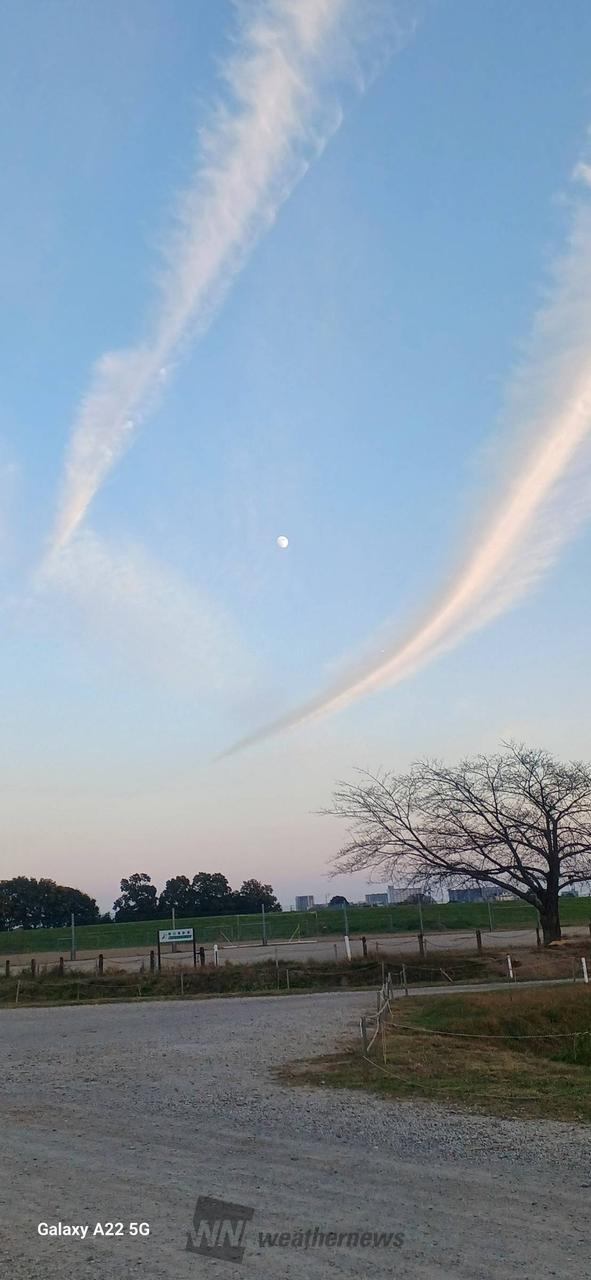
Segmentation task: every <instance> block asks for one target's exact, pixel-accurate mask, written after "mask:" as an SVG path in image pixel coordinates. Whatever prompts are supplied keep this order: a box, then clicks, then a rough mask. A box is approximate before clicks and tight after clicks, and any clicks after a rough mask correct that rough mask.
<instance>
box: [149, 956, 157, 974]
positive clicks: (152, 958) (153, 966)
mask: <svg viewBox="0 0 591 1280" xmlns="http://www.w3.org/2000/svg"><path fill="white" fill-rule="evenodd" d="M155 969H156V956H155V955H154V952H153V951H151V952H150V973H154V971H155Z"/></svg>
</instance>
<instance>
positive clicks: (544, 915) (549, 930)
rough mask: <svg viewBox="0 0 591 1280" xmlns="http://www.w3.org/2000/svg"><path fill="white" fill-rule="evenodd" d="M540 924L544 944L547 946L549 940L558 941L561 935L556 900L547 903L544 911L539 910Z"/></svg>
mask: <svg viewBox="0 0 591 1280" xmlns="http://www.w3.org/2000/svg"><path fill="white" fill-rule="evenodd" d="M540 924H541V926H542V933H543V936H544V946H545V947H547V946H548V944H549V943H550V942H559V941H560V939H561V937H562V930H561V928H560V912H559V910H558V902H555V903H553V904H552V905H551V906H550V905H548V906H547V907H546V908H545V910H544V911H540Z"/></svg>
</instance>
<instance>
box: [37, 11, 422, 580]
mask: <svg viewBox="0 0 591 1280" xmlns="http://www.w3.org/2000/svg"><path fill="white" fill-rule="evenodd" d="M368 4H369V9H368ZM373 5H375V0H364V3H363V4H359V3H358V0H258V2H257V3H255V4H250V5H249V6H248V7H247V8H246V10H245V12H246V14H247V15H248V18H247V23H246V25H245V27H244V29H243V31H242V33H241V38H240V42H239V51H238V52H237V54H236V56H235V57H234V58H233V59H232V61H230V62H229V63H228V64H227V65H226V66H225V68H224V72H223V77H224V80H225V82H226V84H227V87H228V89H229V94H230V98H231V105H229V106H228V105H226V106H223V107H220V108H219V110H218V113H217V115H216V117H215V119H214V122H213V124H212V126H211V128H210V130H209V133H208V134H207V135H206V136H205V138H204V140H202V149H201V151H202V154H201V161H200V163H199V165H198V168H197V172H196V175H195V180H194V183H193V185H192V186H191V187H190V188H189V190H188V191H186V192H185V193H184V196H183V197H182V199H181V201H180V208H179V217H178V224H177V227H176V230H175V233H174V235H173V236H172V237H171V239H170V243H169V245H168V247H167V251H166V261H167V265H166V269H165V272H164V277H163V281H162V299H161V304H160V307H159V309H158V311H157V315H156V318H155V321H154V323H153V326H152V328H153V336H152V338H151V340H150V341H149V342H147V343H146V344H145V345H138V346H137V347H135V348H132V349H129V350H124V351H116V352H108V353H106V354H105V355H103V356H102V357H101V359H100V360H99V361H98V362H97V365H96V367H95V370H94V376H93V380H92V383H91V386H90V390H89V391H88V394H87V395H86V397H85V399H84V400H83V402H82V404H81V406H80V409H79V413H78V416H77V419H76V422H75V424H74V428H73V432H72V437H71V441H70V445H69V449H68V453H67V457H66V464H65V475H64V481H63V485H62V493H61V499H60V502H59V506H58V512H57V517H56V521H55V527H54V531H53V535H52V538H51V540H50V545H49V552H48V555H49V557H51V556H52V555H53V554H54V553H56V552H58V551H59V550H60V549H61V548H63V547H64V546H65V545H66V544H67V543H68V542H69V541H70V539H71V537H72V535H73V534H74V532H75V530H76V528H77V527H78V525H79V524H80V522H81V521H82V520H83V518H84V515H85V513H86V511H87V509H88V506H89V504H90V503H91V501H92V499H93V497H94V495H95V493H96V492H97V489H98V488H99V486H100V485H101V483H102V481H103V480H104V479H105V477H106V475H107V474H108V472H109V471H110V470H111V468H112V467H113V465H114V464H115V462H116V461H117V459H118V458H119V457H120V456H121V454H122V453H123V452H124V451H125V449H126V448H127V447H128V445H129V443H130V441H131V439H132V438H133V435H134V432H135V431H136V429H137V427H138V425H139V423H140V422H141V420H142V419H143V417H145V415H146V412H147V411H148V410H149V409H150V407H151V406H152V405H153V402H154V399H155V398H156V397H157V395H158V391H159V388H161V386H162V383H163V381H164V380H165V379H166V376H167V374H168V371H169V366H170V363H171V361H172V360H174V359H175V358H176V357H177V356H178V354H179V352H180V350H181V349H182V347H183V344H184V343H185V342H186V340H187V339H188V338H190V337H191V336H193V335H194V333H195V332H199V331H200V330H201V331H202V330H203V329H204V328H205V327H206V325H207V323H208V322H209V320H210V319H211V315H212V312H213V310H214V309H215V307H216V306H217V305H219V303H220V301H221V299H222V297H223V295H224V293H225V291H226V290H227V288H228V287H229V285H230V283H231V281H232V279H233V277H234V275H235V273H236V272H237V271H238V270H239V269H240V267H241V265H242V263H243V262H244V260H245V257H246V255H247V253H248V251H249V250H250V249H251V248H252V247H253V245H254V243H255V241H256V239H257V237H258V236H259V235H260V234H261V233H262V231H263V230H264V229H265V228H266V227H267V226H268V225H269V224H270V223H271V222H272V221H273V219H274V217H275V215H276V213H277V211H278V209H279V207H280V205H281V203H282V202H283V201H284V200H285V199H286V197H287V196H288V194H289V192H290V191H291V189H292V188H293V186H294V185H295V183H296V182H297V180H298V179H299V178H300V177H301V176H302V174H303V173H304V172H305V169H306V167H307V165H308V164H309V161H310V158H311V156H312V155H314V154H315V153H317V152H318V151H319V149H320V148H321V147H322V145H323V143H324V142H325V141H326V139H327V137H328V136H329V135H330V133H331V132H333V131H334V129H335V128H336V127H337V126H338V124H339V123H340V113H339V109H338V107H337V106H336V104H334V103H332V106H331V103H330V102H327V98H328V99H330V97H331V95H330V93H328V94H327V93H326V92H325V91H326V90H327V88H328V86H329V84H330V80H331V76H332V78H333V79H334V78H335V74H336V75H338V74H339V73H340V72H341V71H342V70H343V69H344V67H343V61H344V57H345V54H344V47H343V38H344V34H345V30H346V29H347V28H348V27H349V26H350V25H351V23H355V24H356V25H358V24H359V23H363V20H364V16H365V18H367V17H368V13H369V14H371V9H372V6H373ZM378 7H379V6H378ZM396 34H398V33H396ZM351 69H352V68H351V66H349V67H348V70H349V71H351Z"/></svg>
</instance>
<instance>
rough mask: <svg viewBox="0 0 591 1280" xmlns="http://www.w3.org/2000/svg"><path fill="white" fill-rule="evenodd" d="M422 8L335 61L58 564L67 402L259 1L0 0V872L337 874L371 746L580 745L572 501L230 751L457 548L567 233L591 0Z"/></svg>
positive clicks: (125, 300) (71, 411)
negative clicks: (0, 793)
mask: <svg viewBox="0 0 591 1280" xmlns="http://www.w3.org/2000/svg"><path fill="white" fill-rule="evenodd" d="M258 7H259V6H258V4H257V2H256V0H253V3H252V5H250V6H249V5H246V13H247V17H248V16H249V15H250V16H252V14H255V13H256V11H257V9H258ZM409 12H410V11H409V9H408V7H406V8H405V14H406V18H405V22H406V38H405V40H404V41H401V42H400V43H401V46H402V47H399V48H393V51H392V56H391V57H390V58H389V60H388V61H387V63H386V65H385V66H383V67H382V68H381V69H380V72H379V74H377V75H376V77H375V78H374V79H371V77H369V76H368V77H367V83H366V85H365V87H364V90H363V91H362V92H361V91H359V89H358V88H357V89H355V88H354V87H353V86H352V84H350V83H348V82H347V77H346V76H344V75H343V74H342V73H339V75H338V77H337V80H338V83H337V84H336V86H335V85H333V84H332V83H331V84H329V85H328V87H326V86H325V85H324V84H323V85H322V89H321V93H322V94H324V93H325V91H326V97H327V101H328V103H329V108H330V112H331V113H332V112H334V109H335V104H336V102H337V101H338V102H340V103H341V105H342V110H343V118H342V122H341V124H340V127H339V128H338V129H337V130H336V131H333V129H332V127H330V128H327V137H326V146H325V147H324V149H323V150H322V152H321V154H319V155H318V156H309V157H307V158H309V159H310V161H311V163H310V164H309V167H308V170H307V172H306V173H305V174H304V175H303V176H302V177H301V180H299V181H297V182H294V183H293V184H291V185H292V188H293V189H292V190H291V192H290V194H289V197H288V198H287V199H286V200H285V202H284V203H283V204H282V205H281V208H280V209H279V211H278V213H277V217H276V219H275V220H274V221H273V222H272V224H271V225H269V226H268V227H266V228H265V229H264V230H261V231H260V233H259V234H258V235H257V238H256V243H255V244H254V245H253V247H252V250H251V251H250V252H249V254H248V255H247V257H246V259H245V261H244V262H243V263H241V266H240V270H235V271H234V272H233V273H232V277H231V279H229V280H228V281H227V282H226V284H227V287H226V288H225V290H224V296H223V297H222V298H220V300H219V302H218V303H217V305H216V308H215V310H214V312H213V313H212V315H211V322H210V323H209V324H208V325H207V326H204V329H203V332H202V333H200V334H199V335H194V336H193V337H192V338H191V340H187V341H186V343H184V344H183V347H182V350H181V351H179V352H178V353H175V354H174V357H173V359H171V362H170V369H169V370H168V369H167V376H166V381H165V385H164V388H163V389H162V390H161V392H160V393H159V395H158V397H157V399H156V401H155V402H154V404H153V405H151V406H150V408H149V412H147V413H146V414H145V420H144V421H143V422H142V424H141V428H140V429H139V430H138V431H137V434H136V435H135V438H134V440H133V442H132V445H131V447H130V448H129V449H128V450H127V451H126V452H125V453H124V454H123V456H122V457H121V458H120V459H119V460H118V462H117V465H116V466H114V467H113V468H112V469H111V470H110V471H109V473H108V474H107V475H106V477H105V479H104V481H103V483H102V484H101V485H100V486H99V487H98V489H97V492H96V494H95V496H94V498H93V501H92V503H91V505H90V507H89V509H88V510H87V511H86V512H85V515H84V519H83V520H82V521H81V522H80V524H79V526H77V528H76V530H75V531H74V534H73V537H72V539H71V542H70V543H69V546H68V549H67V551H66V552H65V553H64V557H62V559H61V561H60V567H59V572H58V573H57V574H54V575H49V576H47V575H44V573H43V571H42V568H41V567H40V566H42V562H43V557H44V554H45V549H46V547H47V545H48V540H49V539H50V537H51V531H52V527H53V526H54V521H55V512H56V508H57V507H58V505H59V501H60V498H59V495H60V492H61V487H62V486H63V473H64V459H66V460H67V457H68V449H69V447H70V446H69V441H70V439H71V434H72V428H73V424H74V423H75V420H76V415H77V412H78V406H79V404H80V401H81V398H82V397H83V396H84V395H85V394H86V393H87V391H88V387H89V384H90V380H91V371H92V368H93V366H94V364H95V362H96V361H97V359H98V358H99V357H100V356H101V354H102V353H103V352H105V351H111V350H114V349H119V348H128V347H132V346H133V345H134V344H136V343H137V342H138V341H142V340H143V338H144V336H145V334H146V332H147V330H148V329H149V325H150V317H151V316H152V315H153V314H154V312H155V311H156V310H157V309H158V305H159V304H158V298H159V284H158V281H159V277H160V276H161V275H162V270H163V267H162V260H163V258H162V255H163V246H166V245H168V244H169V241H170V228H171V226H172V225H173V219H174V211H175V207H176V201H177V193H178V192H179V191H182V190H183V189H185V188H186V187H187V186H189V185H190V184H191V182H192V181H193V175H194V173H195V170H196V166H197V167H198V165H199V159H198V139H199V137H200V136H201V131H202V130H203V128H204V127H205V126H207V125H209V127H210V128H211V121H212V110H213V108H214V106H215V103H216V101H218V100H219V97H220V93H221V92H222V89H221V88H220V67H221V66H223V65H224V62H225V60H226V59H227V57H228V54H229V51H230V50H232V51H233V53H234V55H235V56H238V57H239V56H240V48H241V45H240V41H241V39H242V38H243V33H242V32H241V30H240V28H239V26H238V22H237V16H236V12H235V9H234V7H233V5H231V4H230V3H228V4H226V3H224V2H223V0H219V2H218V0H216V3H213V0H200V2H199V3H194V2H193V0H187V2H185V0H174V2H173V3H170V2H169V0H137V2H131V0H116V2H115V0H104V2H103V3H102V4H101V5H96V4H94V3H92V2H91V0H77V3H75V4H74V3H70V2H69V0H58V3H56V4H52V5H45V4H42V3H34V4H32V5H30V6H23V5H21V4H19V3H16V2H12V0H8V2H7V3H5V4H4V5H3V6H2V10H1V12H0V64H1V65H0V85H1V89H0V94H1V96H2V111H1V112H0V119H1V120H2V124H1V126H0V127H1V150H2V165H1V175H2V177H1V182H2V186H3V191H2V208H3V218H2V230H1V231H0V270H1V273H2V281H3V293H4V298H5V305H4V307H3V310H2V320H1V324H2V342H1V351H2V357H1V358H2V364H3V369H2V386H3V396H2V401H1V404H0V570H1V575H2V618H3V626H2V631H1V634H0V648H1V658H2V664H1V665H2V672H3V680H2V685H3V688H2V714H1V716H0V724H1V733H2V747H3V758H4V789H5V819H4V824H3V837H2V842H1V845H0V874H4V875H12V874H16V873H19V872H20V873H25V874H33V875H40V874H44V875H53V876H55V878H57V879H61V880H65V881H67V882H74V883H76V884H79V885H80V887H83V888H86V889H87V890H89V891H91V892H92V893H94V894H95V895H96V896H97V897H99V898H100V900H101V902H102V903H104V904H105V905H109V904H110V902H111V901H112V899H113V897H114V896H115V893H116V890H117V881H118V878H119V876H120V875H125V874H128V873H129V872H131V871H133V870H136V869H138V870H147V871H148V872H150V873H151V874H152V875H153V877H154V879H155V880H156V881H157V882H158V883H159V884H161V883H162V882H163V881H164V879H166V877H167V876H168V875H169V874H173V873H175V872H179V871H183V872H186V873H193V872H195V871H197V870H200V869H207V870H218V869H220V870H223V871H224V872H225V873H226V874H227V875H228V877H229V879H230V880H231V881H232V882H233V883H238V882H240V880H241V879H242V878H244V877H245V876H247V875H256V876H258V877H260V878H261V879H264V880H270V881H271V882H272V883H273V884H274V885H275V887H276V888H277V890H278V891H279V894H280V897H281V898H282V900H283V901H284V902H286V903H287V902H289V901H290V900H292V899H293V896H294V895H295V893H296V892H315V893H316V895H317V897H318V898H322V897H323V896H324V894H325V893H326V892H327V891H328V892H332V891H333V888H334V886H333V884H332V883H329V882H328V881H327V880H326V879H325V871H326V867H327V862H328V859H329V857H330V854H331V852H332V851H334V850H335V849H336V848H337V847H338V844H339V840H340V838H341V837H342V835H343V834H344V833H343V832H342V831H340V830H339V829H338V827H335V826H334V825H333V824H332V822H331V821H329V820H328V819H321V818H318V817H317V816H315V814H316V811H317V810H318V809H319V808H320V807H322V806H324V805H325V804H326V803H327V802H328V798H329V795H330V790H331V786H332V783H333V781H334V780H335V779H336V778H337V777H342V776H348V775H349V774H350V771H351V770H352V769H353V768H354V767H355V766H357V765H359V766H362V767H370V768H373V767H378V766H384V765H386V766H391V767H394V768H397V767H405V766H406V765H407V764H408V763H409V762H410V760H411V759H412V758H413V757H415V756H416V755H418V754H430V755H431V754H439V755H444V756H448V757H450V758H453V757H454V756H456V755H458V754H459V753H464V752H471V751H476V750H479V749H485V750H487V749H490V748H493V747H494V746H495V745H496V744H498V742H499V740H500V739H501V738H502V737H507V736H515V737H519V738H525V739H526V740H528V741H531V742H535V743H537V744H540V745H543V746H546V747H548V748H549V749H551V750H555V751H556V752H557V753H558V754H564V755H568V756H572V755H581V756H584V757H587V756H589V755H590V754H591V752H590V750H589V742H588V737H589V734H588V730H587V727H586V726H587V724H588V723H589V719H590V712H591V706H590V702H591V698H590V695H589V691H588V687H587V685H586V682H585V671H586V661H585V659H586V654H587V651H588V644H589V629H590V622H591V619H590V612H589V596H588V590H587V581H588V569H587V564H588V556H589V532H588V529H587V528H586V527H585V526H584V524H582V525H581V527H580V528H579V529H578V531H577V533H578V536H577V538H576V539H575V540H571V541H567V542H566V543H565V545H564V546H563V547H561V549H560V555H559V556H558V557H555V562H554V563H553V564H552V566H551V567H550V569H549V571H548V573H547V574H545V575H543V576H542V577H541V578H540V580H539V581H538V582H537V584H536V589H535V591H531V592H527V593H524V594H523V596H521V597H520V598H519V599H518V600H517V601H516V602H515V604H514V606H513V607H512V609H511V610H510V611H507V612H505V613H502V614H501V615H500V616H498V617H496V618H494V619H493V620H492V621H491V622H490V624H489V626H488V627H486V628H483V629H480V630H477V631H475V632H474V633H473V634H470V635H468V636H467V637H466V638H464V639H463V641H462V643H459V644H458V645H457V646H456V647H454V648H452V649H450V651H449V652H446V653H443V654H441V655H438V656H436V657H435V659H434V660H433V661H432V662H431V663H430V664H426V665H424V666H423V667H422V668H421V669H420V670H418V671H416V672H415V673H413V674H412V676H411V677H410V678H409V679H408V680H407V681H406V682H403V683H399V684H397V685H395V686H394V687H383V688H380V689H379V690H378V691H376V692H375V693H373V694H371V695H370V696H368V697H364V698H359V699H358V700H356V701H354V702H352V703H351V705H350V706H348V707H346V708H345V709H343V710H342V711H340V712H338V713H336V714H335V715H333V716H329V717H326V718H325V719H321V720H318V721H315V722H313V723H311V724H307V725H305V726H303V727H301V728H300V729H297V730H295V731H294V732H293V733H290V734H286V735H284V736H280V737H278V738H275V739H274V740H271V741H269V742H268V743H263V744H262V745H260V746H258V747H256V748H253V749H252V751H249V752H244V753H241V754H238V755H236V756H233V757H231V758H230V759H228V760H225V761H222V762H221V763H219V764H214V763H212V762H213V760H214V757H215V756H216V755H217V754H218V753H219V752H220V751H222V750H223V749H224V748H225V747H226V746H228V745H229V744H230V743H231V742H233V741H234V740H235V739H237V738H240V737H241V736H243V735H245V734H248V733H249V732H251V731H252V730H253V729H256V728H257V727H258V726H259V725H260V724H262V723H264V722H266V721H268V720H273V719H274V718H275V717H277V716H278V715H280V714H281V713H283V712H284V711H286V710H288V709H290V708H291V707H293V706H297V704H298V703H300V702H301V701H303V700H305V699H306V698H307V697H309V696H310V695H311V694H314V693H316V692H317V691H318V690H319V689H322V688H323V687H324V686H325V685H327V684H330V682H331V681H332V680H333V679H334V678H336V677H338V676H339V674H340V673H341V672H342V671H343V670H344V669H346V668H347V664H348V663H349V662H350V661H351V660H353V661H354V660H355V659H356V658H358V656H359V654H360V653H361V652H363V651H364V650H365V649H366V647H367V645H368V642H371V639H372V637H375V636H376V634H378V635H381V634H382V632H381V631H380V629H381V628H382V627H383V626H384V624H387V625H386V631H385V632H384V634H389V628H390V627H391V628H392V629H393V631H394V633H396V632H397V631H399V630H401V631H404V630H405V629H406V628H407V626H408V625H409V624H410V623H412V621H413V619H414V618H415V617H416V616H417V615H420V614H421V613H422V611H423V610H424V609H425V607H426V606H427V605H428V602H429V600H430V599H431V598H432V596H433V594H434V593H437V591H438V590H439V587H440V584H441V583H442V582H444V581H445V580H446V577H447V575H448V573H449V572H450V569H453V566H454V564H455V563H456V561H457V558H458V555H459V554H460V553H461V550H462V547H463V545H464V544H465V542H466V538H469V537H470V536H471V535H470V534H469V532H468V531H469V530H470V529H471V528H472V522H473V519H474V515H473V513H474V510H475V509H476V510H478V507H479V505H480V502H481V500H482V495H486V493H487V489H488V487H489V484H490V483H491V476H492V474H493V471H494V467H493V466H492V464H491V449H492V451H493V452H494V442H495V441H496V439H497V436H498V431H499V426H498V424H499V419H500V417H502V414H503V406H504V404H505V401H506V396H507V388H508V387H509V386H510V384H511V380H512V378H513V375H514V371H515V368H516V366H517V365H518V363H519V361H520V360H521V359H522V355H523V346H524V343H526V342H527V340H528V335H529V333H530V329H531V325H532V321H533V319H534V317H535V315H536V313H537V312H538V311H539V309H540V306H541V305H542V303H543V300H544V297H545V296H546V293H547V290H548V280H549V273H550V269H551V266H552V264H553V263H554V262H555V260H556V258H557V256H559V255H560V254H561V253H562V252H563V249H564V245H565V242H566V239H567V237H568V232H569V220H570V218H571V216H572V209H571V205H572V196H571V194H570V192H571V188H570V186H569V182H570V178H571V175H572V173H573V170H574V169H575V167H576V165H577V164H578V163H579V162H580V160H581V157H584V156H585V155H586V154H587V152H588V126H589V122H590V120H591V103H590V85H591V81H590V75H589V51H590V48H591V10H590V8H589V5H588V4H586V3H585V2H584V0H568V3H566V4H558V3H556V0H539V2H538V3H537V4H536V5H535V6H534V5H525V4H524V5H513V4H509V3H506V2H505V0H495V2H494V3H493V0H490V2H489V0H483V2H482V3H480V4H478V5H474V4H473V3H470V2H468V0H465V2H464V0H453V3H452V2H451V0H440V2H439V3H437V4H423V5H422V6H421V7H420V9H418V8H417V10H416V11H413V13H414V15H415V17H416V21H415V23H414V27H413V29H412V30H411V24H410V23H409V22H408V14H409ZM329 44H330V41H329ZM371 53H372V51H371V49H370V50H369V53H368V59H369V61H370V62H371ZM323 56H324V50H323V48H321V49H320V52H319V55H318V63H321V62H322V58H323ZM364 56H365V54H364ZM329 60H330V59H329ZM315 74H318V67H317V66H316V67H315ZM320 78H321V77H320ZM491 441H492V442H493V445H492V446H491ZM510 445H511V440H510V439H509V446H510ZM280 533H285V534H287V535H288V536H289V539H290V545H289V548H288V550H287V551H285V552H281V551H279V550H278V549H277V546H276V541H275V540H276V537H277V535H278V534H280ZM384 643H386V642H384ZM340 884H341V882H339V885H340ZM349 887H350V889H351V892H353V893H354V894H357V893H363V892H365V883H364V881H362V880H360V881H359V882H358V884H357V885H356V886H353V885H351V886H349Z"/></svg>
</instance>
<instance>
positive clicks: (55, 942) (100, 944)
mask: <svg viewBox="0 0 591 1280" xmlns="http://www.w3.org/2000/svg"><path fill="white" fill-rule="evenodd" d="M491 911H492V918H493V922H494V925H495V928H496V929H499V930H503V929H521V928H526V927H529V928H530V929H532V928H534V927H535V924H536V922H537V916H536V912H535V911H534V909H533V907H528V906H527V905H526V904H525V903H523V902H517V901H515V902H495V903H493V904H492V905H491ZM561 915H562V923H563V924H565V925H569V924H573V925H574V924H587V923H588V921H589V919H590V917H591V901H590V899H589V898H564V899H563V901H562V904H561ZM422 917H423V927H424V929H425V931H426V932H427V933H428V932H431V933H435V932H445V931H446V930H448V929H449V930H454V929H468V930H473V929H483V930H488V928H489V925H490V919H489V912H488V906H487V904H486V903H485V902H467V903H453V902H451V903H434V904H433V906H425V907H423V908H422ZM347 920H348V925H349V931H350V933H351V934H362V933H366V934H376V933H377V934H379V933H418V932H419V929H420V918H419V912H418V908H417V907H403V906H401V907H394V906H392V907H365V906H364V907H348V908H347ZM176 924H177V926H178V927H179V928H181V927H185V928H186V927H190V926H192V927H193V928H194V929H195V936H196V938H197V941H198V942H199V943H203V944H204V945H207V944H208V943H213V942H220V943H224V942H243V943H248V942H255V943H256V942H260V941H261V934H262V924H261V917H260V915H252V916H191V917H188V918H187V919H178V920H177V921H176ZM171 927H172V921H171V920H137V921H135V920H134V921H129V922H128V923H126V924H100V925H94V924H92V925H81V926H79V927H78V928H77V929H76V941H77V946H78V950H79V951H108V950H114V949H118V948H128V947H129V948H133V947H136V948H137V947H153V946H155V944H156V936H157V931H158V929H167V928H171ZM266 931H267V937H268V939H269V940H270V941H273V940H276V941H280V940H282V941H287V940H288V939H289V938H291V937H292V936H294V934H295V935H296V936H297V937H300V938H316V937H330V936H337V935H339V934H340V935H341V936H342V934H343V932H344V916H343V912H342V910H341V909H340V908H334V909H333V908H324V909H322V910H319V911H283V912H279V913H278V914H277V915H273V914H271V915H267V919H266ZM69 948H70V930H69V929H15V930H12V931H11V932H6V931H4V932H0V954H3V955H17V954H19V953H22V952H28V953H29V954H30V955H33V954H34V953H35V952H37V953H40V952H51V951H53V952H55V953H56V955H60V954H64V955H67V953H68V951H69Z"/></svg>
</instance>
